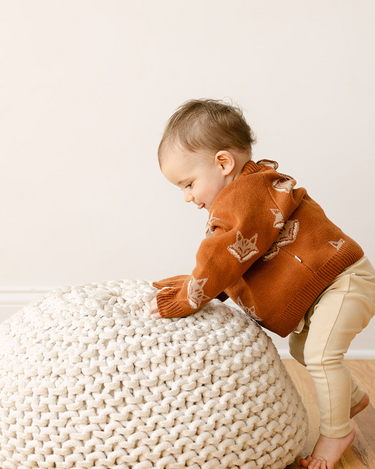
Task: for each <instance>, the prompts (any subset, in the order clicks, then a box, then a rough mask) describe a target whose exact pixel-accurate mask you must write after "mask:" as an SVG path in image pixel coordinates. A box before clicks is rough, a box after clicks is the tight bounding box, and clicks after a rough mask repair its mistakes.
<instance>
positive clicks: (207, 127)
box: [158, 99, 255, 163]
mask: <svg viewBox="0 0 375 469" xmlns="http://www.w3.org/2000/svg"><path fill="white" fill-rule="evenodd" d="M254 143H255V137H254V135H253V132H252V130H251V128H250V126H249V125H248V123H247V122H246V120H245V118H244V116H243V113H242V110H241V109H240V108H239V107H237V106H233V105H229V104H226V103H224V102H222V101H217V100H214V99H198V100H191V101H187V102H186V103H184V104H183V105H182V106H180V107H179V108H178V109H177V110H176V112H175V113H174V114H173V115H172V117H171V118H170V119H169V121H168V123H167V126H166V128H165V131H164V134H163V137H162V139H161V142H160V145H159V149H158V157H159V163H160V160H161V157H162V154H163V149H164V147H165V146H166V144H168V146H177V145H180V146H182V147H183V148H184V149H186V150H189V151H192V152H196V151H198V150H211V151H213V152H215V153H217V152H218V151H220V150H229V149H237V150H240V151H242V152H246V153H249V154H250V155H251V148H252V145H253V144H254Z"/></svg>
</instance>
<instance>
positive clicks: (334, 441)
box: [300, 430, 355, 469]
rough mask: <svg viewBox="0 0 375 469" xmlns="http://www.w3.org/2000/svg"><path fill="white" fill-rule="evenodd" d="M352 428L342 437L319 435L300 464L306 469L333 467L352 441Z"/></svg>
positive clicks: (353, 435)
mask: <svg viewBox="0 0 375 469" xmlns="http://www.w3.org/2000/svg"><path fill="white" fill-rule="evenodd" d="M354 437H355V433H354V430H352V431H351V432H350V433H349V435H346V436H344V437H343V438H328V437H326V436H323V435H320V436H319V438H318V441H317V442H316V445H315V448H314V450H313V452H312V455H311V456H307V458H302V459H301V460H300V464H301V466H302V467H307V468H308V469H334V467H335V464H336V463H337V462H338V461H339V459H340V458H341V455H342V454H343V452H344V451H345V450H346V449H347V448H349V446H350V445H351V444H352V443H353V440H354Z"/></svg>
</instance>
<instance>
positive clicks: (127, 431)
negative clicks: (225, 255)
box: [0, 280, 307, 469]
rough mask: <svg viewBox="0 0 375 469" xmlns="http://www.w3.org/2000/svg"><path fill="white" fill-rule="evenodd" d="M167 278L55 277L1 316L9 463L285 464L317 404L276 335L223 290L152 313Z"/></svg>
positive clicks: (1, 402)
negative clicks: (285, 359)
mask: <svg viewBox="0 0 375 469" xmlns="http://www.w3.org/2000/svg"><path fill="white" fill-rule="evenodd" d="M155 295H156V290H155V288H153V287H152V286H151V285H150V283H149V282H146V281H134V280H123V281H116V282H106V283H103V284H90V285H83V286H78V287H65V288H61V289H56V290H54V291H52V292H50V293H48V294H47V295H45V296H44V297H42V298H40V299H39V300H37V301H35V302H33V303H31V304H30V305H29V306H27V307H25V308H24V309H22V310H21V311H19V312H18V313H16V314H15V315H13V316H12V317H11V318H10V319H8V320H7V321H5V322H4V323H3V324H1V326H0V467H2V469H29V468H38V469H49V468H56V469H70V468H87V469H89V468H93V467H95V468H96V469H98V468H100V469H107V468H116V469H149V468H161V469H183V468H190V469H227V468H233V469H238V468H241V469H256V468H257V469H260V468H272V469H279V468H284V467H285V466H286V465H287V464H290V463H291V462H292V461H294V459H295V458H296V456H297V454H298V453H299V452H300V451H301V449H302V448H303V446H304V443H305V440H306V434H307V416H306V411H305V408H304V406H303V404H302V401H301V399H300V396H299V395H298V393H297V391H296V389H295V387H294V386H293V384H292V382H291V380H290V377H289V375H288V374H287V372H286V370H285V367H284V365H283V364H282V362H281V361H280V358H279V355H278V353H277V351H276V349H275V347H274V345H273V344H272V341H271V339H270V338H269V337H268V336H267V335H266V334H265V333H264V332H263V331H262V329H261V328H260V327H259V326H258V325H257V324H256V323H255V322H253V321H251V320H249V319H248V318H246V317H244V316H243V315H242V314H241V313H240V312H239V311H238V310H235V309H233V308H229V307H227V306H225V305H224V304H222V303H220V302H219V301H218V300H214V301H212V302H210V303H209V304H208V305H206V306H205V307H204V308H202V309H201V310H200V311H199V312H198V313H196V314H193V315H192V316H189V317H186V318H180V319H159V320H153V319H152V318H150V317H149V315H148V306H149V302H150V300H151V299H152V298H153V297H154V296H155Z"/></svg>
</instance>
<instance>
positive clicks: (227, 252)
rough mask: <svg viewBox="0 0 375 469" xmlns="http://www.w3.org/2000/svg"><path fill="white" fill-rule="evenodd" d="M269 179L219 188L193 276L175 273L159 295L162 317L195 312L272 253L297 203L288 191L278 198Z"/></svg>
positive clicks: (260, 178) (260, 176)
mask: <svg viewBox="0 0 375 469" xmlns="http://www.w3.org/2000/svg"><path fill="white" fill-rule="evenodd" d="M276 174H277V173H276ZM235 182H236V181H235ZM271 183H272V180H271V181H267V178H266V179H264V177H263V175H262V174H258V176H257V178H254V181H252V184H251V187H250V188H249V187H248V184H246V180H245V179H244V178H243V179H242V180H241V181H239V182H238V183H237V184H235V185H234V184H233V183H232V184H233V186H232V187H230V186H231V185H229V186H227V187H226V188H225V189H223V191H221V193H220V194H219V195H218V197H217V198H216V200H215V202H214V204H213V206H212V209H211V211H210V217H209V220H208V228H209V230H210V231H211V233H212V234H213V236H212V237H209V238H206V239H204V240H203V241H202V243H201V245H200V247H199V250H198V252H197V255H196V267H195V268H194V270H193V272H192V274H191V275H190V276H186V277H185V278H184V279H182V277H177V278H178V279H179V281H178V282H177V281H174V282H170V283H169V284H168V285H165V286H164V288H163V289H162V290H161V291H159V293H158V294H157V304H158V310H159V314H160V315H161V316H162V317H165V318H166V317H183V316H188V315H190V314H192V313H194V312H196V311H197V310H199V309H200V308H201V307H202V306H204V305H205V304H206V303H208V302H209V301H210V300H212V299H214V298H216V297H217V296H218V295H219V294H220V293H221V292H223V291H224V290H225V289H227V288H228V287H230V286H231V285H233V284H234V283H235V282H237V281H238V280H239V279H240V278H241V277H242V276H243V275H244V274H245V272H246V271H247V270H248V269H249V268H250V266H251V265H252V264H253V263H254V262H256V261H257V260H258V259H259V258H260V257H261V256H262V255H264V254H265V253H266V252H267V251H268V249H269V248H270V247H271V245H272V244H273V243H274V241H275V239H276V237H277V236H278V234H279V232H280V228H281V226H282V225H281V224H280V221H281V219H283V220H284V217H287V216H289V215H290V213H292V211H293V210H294V209H295V208H296V206H297V205H296V203H294V202H293V197H292V198H291V197H288V194H286V193H285V192H284V193H282V192H278V193H277V194H276V195H278V196H279V200H275V198H274V197H273V195H272V194H271V193H270V190H269V186H270V184H271ZM227 189H228V190H227ZM280 196H281V197H280ZM283 199H284V200H285V203H283ZM229 208H230V209H229ZM286 219H287V218H285V220H286ZM276 221H278V222H279V223H276ZM154 285H155V286H157V287H158V286H162V285H161V284H160V283H156V284H154Z"/></svg>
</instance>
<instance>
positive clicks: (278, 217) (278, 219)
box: [270, 208, 285, 229]
mask: <svg viewBox="0 0 375 469" xmlns="http://www.w3.org/2000/svg"><path fill="white" fill-rule="evenodd" d="M270 210H271V212H272V213H273V214H274V215H275V221H274V223H273V227H274V228H277V229H280V228H282V227H283V226H284V223H285V220H284V217H283V214H282V213H281V210H278V209H273V208H271V209H270Z"/></svg>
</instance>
